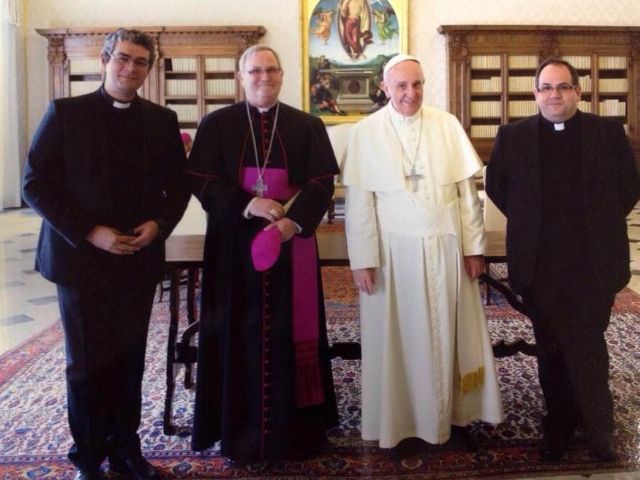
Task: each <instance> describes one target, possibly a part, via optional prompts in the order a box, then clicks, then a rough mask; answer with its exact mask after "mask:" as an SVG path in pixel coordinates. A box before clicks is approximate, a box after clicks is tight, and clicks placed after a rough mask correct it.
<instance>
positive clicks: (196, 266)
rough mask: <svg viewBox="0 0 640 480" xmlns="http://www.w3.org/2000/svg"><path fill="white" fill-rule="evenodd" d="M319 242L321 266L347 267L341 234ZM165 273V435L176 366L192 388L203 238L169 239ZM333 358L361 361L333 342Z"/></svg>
mask: <svg viewBox="0 0 640 480" xmlns="http://www.w3.org/2000/svg"><path fill="white" fill-rule="evenodd" d="M316 238H317V240H318V257H319V261H320V266H321V267H327V266H332V267H340V266H348V265H349V257H348V255H347V242H346V239H345V235H344V233H343V232H332V233H327V232H321V233H318V234H317V235H316ZM165 250H166V257H165V270H166V273H167V275H168V277H169V279H170V289H169V339H168V342H167V376H166V387H167V390H166V392H165V403H164V407H165V408H164V419H163V421H164V428H163V430H164V433H165V435H174V434H175V433H176V429H175V427H174V426H173V425H172V424H171V416H172V404H173V393H174V390H175V375H174V369H175V367H176V366H177V365H179V364H183V365H184V366H185V388H191V387H192V386H193V380H192V369H193V365H194V364H195V363H196V361H197V347H196V346H193V345H191V340H192V338H193V336H194V335H195V334H196V333H197V331H198V314H197V311H198V305H197V302H196V287H197V283H198V278H199V270H200V268H202V257H203V253H204V235H175V236H170V237H169V238H168V239H167V241H166V244H165ZM184 272H186V275H187V299H186V300H187V328H186V329H185V330H184V332H182V337H181V340H180V341H179V342H178V341H177V339H178V324H179V321H180V284H181V281H182V280H183V275H184ZM330 355H331V357H332V358H335V357H341V358H345V359H352V358H360V344H359V343H353V342H349V343H346V342H345V343H336V344H334V345H332V346H331V348H330Z"/></svg>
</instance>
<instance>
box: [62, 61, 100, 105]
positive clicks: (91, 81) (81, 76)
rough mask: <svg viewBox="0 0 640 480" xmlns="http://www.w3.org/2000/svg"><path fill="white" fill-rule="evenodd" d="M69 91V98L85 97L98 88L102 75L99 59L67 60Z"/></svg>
mask: <svg viewBox="0 0 640 480" xmlns="http://www.w3.org/2000/svg"><path fill="white" fill-rule="evenodd" d="M68 78H69V90H68V95H69V96H70V97H77V96H78V95H85V94H87V93H91V92H94V91H96V90H97V89H98V88H100V85H101V84H102V74H101V69H100V58H99V57H98V58H86V57H83V58H75V59H74V58H72V59H69V76H68Z"/></svg>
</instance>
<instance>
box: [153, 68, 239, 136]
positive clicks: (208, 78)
mask: <svg viewBox="0 0 640 480" xmlns="http://www.w3.org/2000/svg"><path fill="white" fill-rule="evenodd" d="M164 67H165V68H164V89H163V93H164V95H163V97H164V103H165V105H166V106H167V107H169V108H171V109H172V110H174V111H175V112H176V113H177V114H178V122H179V123H180V127H181V128H182V129H186V130H190V129H195V128H197V126H198V124H199V123H200V120H201V119H202V117H203V116H204V115H206V114H207V113H210V112H213V111H215V110H217V109H219V108H223V107H226V106H228V105H231V104H233V103H235V102H236V100H237V98H238V84H237V81H236V59H235V58H234V57H205V56H193V57H172V58H165V59H164Z"/></svg>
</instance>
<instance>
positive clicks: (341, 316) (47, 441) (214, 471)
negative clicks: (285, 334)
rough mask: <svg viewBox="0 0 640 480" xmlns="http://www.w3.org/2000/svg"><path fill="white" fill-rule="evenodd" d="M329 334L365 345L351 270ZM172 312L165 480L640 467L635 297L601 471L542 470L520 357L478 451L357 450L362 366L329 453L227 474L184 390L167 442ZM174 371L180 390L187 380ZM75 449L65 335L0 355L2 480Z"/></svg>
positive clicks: (510, 362) (155, 453)
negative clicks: (613, 446)
mask: <svg viewBox="0 0 640 480" xmlns="http://www.w3.org/2000/svg"><path fill="white" fill-rule="evenodd" d="M323 275H324V285H326V286H327V289H326V290H327V291H326V297H327V310H328V316H329V318H328V325H329V330H330V338H331V341H337V340H342V341H353V340H357V339H358V309H357V304H356V300H355V299H356V295H355V290H354V289H353V286H352V283H351V278H350V273H349V271H348V270H347V269H346V268H325V269H324V271H323ZM493 301H494V303H493V304H492V305H491V306H489V307H487V314H488V317H489V327H490V331H491V336H492V338H493V339H494V340H497V339H503V338H504V339H506V340H507V341H514V340H516V339H518V338H527V339H529V340H531V339H532V338H531V329H530V327H529V325H528V321H527V320H526V319H525V318H523V317H522V316H521V315H519V314H517V313H516V312H514V311H513V310H512V309H511V308H510V307H508V306H507V305H506V304H505V302H504V301H502V300H501V298H500V297H499V296H498V295H496V297H495V298H493ZM167 325H168V306H167V303H166V302H165V303H157V304H156V305H155V308H154V315H153V321H152V327H151V332H150V336H149V348H148V352H147V359H148V362H147V371H146V374H145V385H144V391H145V399H144V405H143V411H142V427H141V431H140V434H141V437H142V442H143V449H144V451H145V455H146V456H147V457H148V458H150V459H151V460H152V461H153V463H154V464H156V465H158V466H159V467H160V469H161V471H162V473H163V478H168V479H203V478H275V479H294V478H332V479H333V478H356V477H364V478H372V477H375V478H382V477H385V478H402V479H413V478H425V479H447V480H449V479H470V478H498V477H505V476H509V477H513V476H519V475H521V476H528V477H531V476H534V475H543V474H549V475H551V474H553V475H562V474H569V473H585V474H586V473H593V472H603V471H624V470H637V469H638V467H639V466H640V458H639V456H638V452H640V423H639V419H640V397H639V396H638V394H637V392H638V387H639V386H640V351H639V348H638V345H640V297H639V296H637V295H636V294H634V293H632V292H630V291H629V290H625V291H624V292H622V293H621V294H620V295H619V296H618V299H617V303H616V306H615V309H614V316H613V319H612V323H611V327H610V328H609V331H608V335H607V338H608V341H609V346H610V354H611V365H612V369H611V386H612V389H613V393H614V400H615V404H616V413H615V418H616V432H615V437H616V443H617V449H618V454H619V456H620V461H619V462H618V463H616V464H599V463H596V462H594V461H593V460H592V459H591V458H590V456H589V454H588V449H587V445H586V443H585V441H584V438H582V437H581V436H578V438H577V439H576V442H575V443H574V444H573V446H572V447H571V450H570V453H569V456H568V458H567V460H566V461H564V462H562V463H554V464H551V463H542V462H541V461H540V459H539V456H538V452H537V442H538V440H539V438H540V432H539V430H538V425H539V423H540V418H541V413H542V408H543V407H542V397H541V392H540V388H539V385H538V383H537V375H536V362H535V358H532V357H527V356H524V355H522V354H518V355H516V356H514V357H510V358H506V359H500V360H498V361H497V368H498V370H499V377H500V384H501V390H502V394H503V399H504V405H505V414H506V415H505V416H506V419H505V422H504V423H503V424H501V425H498V426H489V425H483V424H477V425H473V426H472V427H471V429H470V435H471V438H472V439H473V440H474V441H475V443H476V446H477V448H476V449H475V450H471V449H469V447H468V444H467V443H465V442H464V441H462V439H461V438H460V437H457V436H456V437H454V438H453V439H452V440H451V441H450V442H448V443H447V444H445V445H440V446H430V447H429V448H427V450H426V451H425V452H422V453H419V454H415V455H411V456H407V457H404V458H397V457H394V456H392V455H390V454H389V453H388V452H387V451H384V450H381V449H379V448H378V447H377V446H376V444H375V442H365V441H362V440H361V439H360V429H359V428H360V407H359V405H360V375H359V362H358V361H346V360H335V361H334V377H335V381H336V390H337V394H338V399H339V407H340V418H341V424H340V426H339V427H338V428H336V429H335V430H334V431H333V432H331V436H330V444H329V445H328V446H327V447H326V448H325V449H324V451H323V452H321V453H320V454H319V455H317V456H315V457H313V458H310V459H308V460H307V461H305V462H277V463H269V464H259V465H251V466H249V467H247V468H243V469H232V468H227V467H225V466H224V465H223V459H222V458H221V457H220V456H218V455H217V453H216V451H214V450H211V451H206V452H202V453H193V452H192V451H190V449H189V437H188V433H187V432H188V428H189V423H190V419H191V411H192V408H191V405H192V401H193V392H192V391H188V390H185V389H184V388H183V385H182V384H181V383H179V385H178V388H177V391H176V398H175V403H174V415H173V419H174V423H175V424H176V425H178V426H179V427H180V429H181V431H183V432H184V433H183V434H181V435H177V436H173V437H168V436H165V435H163V433H162V413H163V400H164V390H165V388H164V382H165V380H164V378H165V363H164V359H165V358H166V340H167ZM183 375H184V373H183V370H182V369H181V370H180V371H179V372H178V381H179V382H181V381H182V379H183ZM68 447H69V435H68V427H67V423H66V406H65V388H64V349H63V345H62V332H61V329H60V327H59V326H58V325H56V326H54V327H52V328H50V329H49V330H47V331H45V332H44V333H42V334H41V335H39V336H38V337H36V338H34V339H32V340H30V341H28V342H26V343H25V344H23V345H22V346H20V347H19V348H17V349H15V350H13V351H11V352H8V353H7V354H5V355H2V356H0V479H11V480H14V479H19V478H25V479H70V478H72V472H73V469H72V467H71V465H70V463H69V462H68V461H67V460H66V451H67V449H68Z"/></svg>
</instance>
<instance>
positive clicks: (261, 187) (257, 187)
mask: <svg viewBox="0 0 640 480" xmlns="http://www.w3.org/2000/svg"><path fill="white" fill-rule="evenodd" d="M251 190H253V191H254V192H256V195H258V197H260V198H262V197H264V192H266V191H267V190H269V186H268V185H267V184H265V183H264V180H262V177H258V179H257V180H256V183H254V184H253V187H251Z"/></svg>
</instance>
